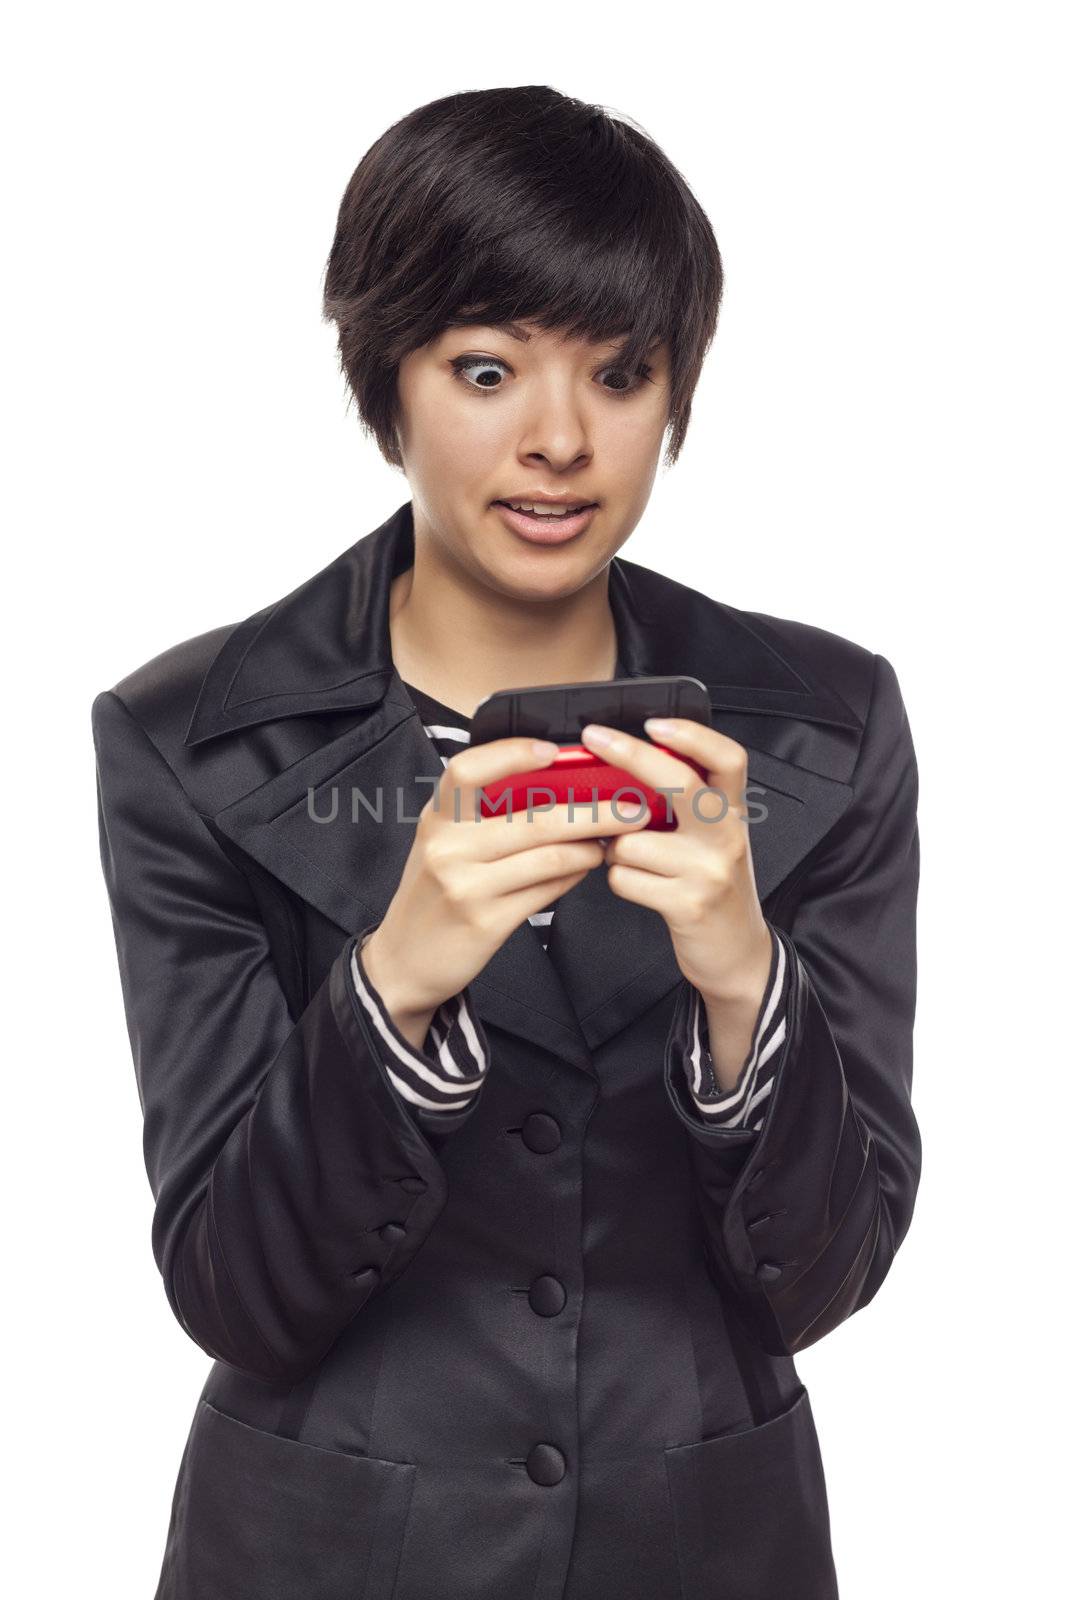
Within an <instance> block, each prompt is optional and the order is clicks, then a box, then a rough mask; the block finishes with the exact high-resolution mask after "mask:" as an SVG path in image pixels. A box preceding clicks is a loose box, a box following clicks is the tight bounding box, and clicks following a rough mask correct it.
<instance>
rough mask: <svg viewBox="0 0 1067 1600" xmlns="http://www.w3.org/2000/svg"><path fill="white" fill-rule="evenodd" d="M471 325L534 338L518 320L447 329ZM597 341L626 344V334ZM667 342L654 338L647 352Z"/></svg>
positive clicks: (452, 324) (526, 340)
mask: <svg viewBox="0 0 1067 1600" xmlns="http://www.w3.org/2000/svg"><path fill="white" fill-rule="evenodd" d="M470 327H476V328H492V329H493V330H494V331H495V332H497V333H505V334H507V335H508V337H509V338H511V339H517V340H519V341H520V343H522V344H529V342H530V339H531V338H532V335H531V334H529V333H527V331H526V329H525V328H524V327H523V326H522V325H521V323H518V322H476V323H471V322H450V323H448V325H447V329H446V331H448V332H451V331H452V330H453V329H457V328H470ZM596 342H598V343H602V344H613V345H621V344H625V342H626V337H625V335H624V334H618V335H617V336H616V337H615V338H614V339H603V340H599V341H596ZM666 342H667V341H666V339H663V338H659V339H656V340H654V341H653V343H652V344H651V345H650V346H649V348H648V350H647V351H646V354H647V355H653V354H655V353H656V352H657V351H659V350H660V349H662V347H663V346H664V345H665V344H666Z"/></svg>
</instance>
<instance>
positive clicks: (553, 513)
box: [504, 500, 578, 517]
mask: <svg viewBox="0 0 1067 1600" xmlns="http://www.w3.org/2000/svg"><path fill="white" fill-rule="evenodd" d="M504 504H505V505H506V506H510V507H511V509H512V511H532V512H533V513H534V515H535V516H540V517H569V516H571V515H572V514H573V513H574V512H575V511H577V510H578V507H577V506H550V505H546V504H545V502H544V501H543V500H505V501H504Z"/></svg>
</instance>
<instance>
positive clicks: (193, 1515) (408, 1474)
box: [156, 1400, 417, 1600]
mask: <svg viewBox="0 0 1067 1600" xmlns="http://www.w3.org/2000/svg"><path fill="white" fill-rule="evenodd" d="M416 1471H417V1468H416V1466H415V1465H414V1463H412V1462H404V1461H383V1460H380V1459H379V1458H377V1457H374V1456H359V1455H349V1454H347V1453H346V1452H344V1451H340V1450H326V1449H323V1448H321V1447H320V1446H317V1445H308V1444H301V1443H298V1442H296V1441H295V1440H292V1439H286V1438H283V1437H282V1436H281V1435H280V1434H274V1433H268V1432H266V1431H265V1430H263V1429H260V1428H255V1427H251V1426H250V1425H249V1424H248V1423H246V1422H240V1421H238V1420H237V1418H236V1417H231V1416H228V1415H227V1414H226V1413H225V1412H222V1411H219V1410H218V1409H217V1408H216V1407H215V1406H213V1405H212V1404H211V1403H210V1401H208V1400H201V1401H200V1402H199V1404H198V1407H197V1411H196V1415H195V1417H194V1418H193V1424H192V1428H191V1429H190V1433H189V1438H188V1440H187V1442H186V1446H185V1453H184V1455H183V1456H182V1461H181V1467H180V1469H179V1472H178V1481H177V1484H176V1486H175V1491H174V1502H173V1507H172V1511H171V1521H170V1529H169V1532H168V1536H167V1547H166V1552H165V1554H164V1557H163V1566H162V1571H161V1574H160V1580H159V1588H158V1589H157V1591H156V1600H209V1597H215V1596H217V1597H218V1600H222V1597H223V1596H226V1600H264V1597H265V1596H267V1595H269V1596H270V1597H271V1600H388V1597H389V1596H390V1595H391V1594H392V1592H393V1586H394V1583H395V1580H396V1572H397V1567H398V1565H399V1560H400V1547H401V1544H402V1541H403V1537H404V1530H405V1527H406V1524H407V1518H408V1511H409V1508H410V1505H411V1494H412V1490H413V1488H414V1482H415V1473H416Z"/></svg>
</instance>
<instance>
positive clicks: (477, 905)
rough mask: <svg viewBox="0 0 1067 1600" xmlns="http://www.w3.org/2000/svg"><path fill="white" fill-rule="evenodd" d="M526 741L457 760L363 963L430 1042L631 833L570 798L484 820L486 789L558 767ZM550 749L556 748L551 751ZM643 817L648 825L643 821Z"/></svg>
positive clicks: (475, 749)
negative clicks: (472, 988) (447, 1011)
mask: <svg viewBox="0 0 1067 1600" xmlns="http://www.w3.org/2000/svg"><path fill="white" fill-rule="evenodd" d="M538 744H539V741H537V740H534V739H529V738H509V739H494V740H491V741H490V742H488V743H486V744H480V745H471V746H469V747H468V748H467V749H466V750H461V751H460V752H459V753H458V754H457V755H454V756H453V757H452V758H451V759H450V761H449V763H448V766H447V767H446V768H445V770H444V772H443V773H442V775H441V781H440V783H439V785H438V787H437V792H436V797H434V796H431V797H430V799H429V800H428V801H427V802H426V805H425V806H424V807H423V809H422V811H421V812H420V813H419V821H418V826H417V828H416V830H415V837H414V840H413V842H412V846H411V849H410V851H409V852H408V858H407V862H406V864H405V867H404V872H403V875H402V877H401V879H400V883H399V884H398V886H397V889H396V893H395V894H394V896H393V898H392V900H391V902H390V904H389V908H388V910H387V911H386V913H385V916H384V917H383V918H382V921H381V922H380V923H379V925H378V927H377V928H375V929H374V930H373V932H372V933H371V934H369V935H368V937H367V939H366V940H365V941H364V944H363V947H362V950H361V952H360V957H361V960H362V962H363V966H364V970H365V972H366V974H367V977H368V978H369V979H370V981H371V983H372V984H373V985H374V987H375V989H377V991H378V993H379V994H380V995H381V997H382V999H383V1001H384V1002H385V1004H386V1006H387V1007H388V1009H389V1012H390V1015H391V1016H392V1017H393V1019H394V1021H395V1022H396V1023H397V1025H398V1027H400V1028H401V1031H403V1032H405V1033H406V1034H408V1035H409V1037H411V1038H412V1039H413V1041H414V1040H415V1039H416V1038H418V1039H419V1040H421V1038H422V1037H423V1036H424V1034H425V1028H426V1025H427V1024H428V1023H429V1019H430V1018H431V1017H432V1016H433V1013H434V1012H435V1011H436V1010H437V1007H438V1006H439V1005H441V1004H442V1003H443V1002H444V1001H445V1000H448V999H451V997H452V996H453V995H456V994H458V993H459V992H460V990H461V989H463V988H464V987H465V986H466V985H467V984H468V983H469V982H470V981H471V979H472V978H475V977H477V975H478V973H479V972H481V970H482V968H483V967H484V966H485V965H486V963H487V962H488V961H489V959H490V958H491V957H492V956H493V955H494V954H495V952H496V951H497V950H498V949H499V948H500V946H501V945H502V944H503V943H504V941H505V939H507V938H508V936H509V935H510V934H511V933H512V932H514V930H515V929H516V928H517V927H518V926H519V925H520V923H522V922H523V921H524V920H525V919H526V918H527V917H528V916H530V915H531V913H533V912H535V911H541V910H543V909H544V907H545V906H547V905H549V904H550V903H551V902H552V901H553V900H555V899H556V898H557V897H558V896H560V895H562V894H566V893H567V891H568V890H569V889H573V888H574V887H575V885H576V884H578V883H580V882H581V880H582V879H583V878H584V877H585V875H586V873H587V872H589V871H590V870H591V869H592V868H593V867H596V866H599V865H600V864H601V862H602V861H603V859H604V846H603V845H601V844H600V843H599V842H598V840H599V839H600V838H606V837H609V836H611V835H613V834H616V833H621V832H624V831H626V830H627V829H629V828H631V827H632V826H633V820H632V819H630V818H618V817H616V816H615V815H614V812H613V811H612V809H611V807H610V805H609V806H604V805H601V806H599V807H598V815H597V819H596V821H595V822H594V821H593V813H592V808H591V806H589V805H580V804H577V803H576V804H575V805H574V807H573V815H572V816H571V817H568V806H567V802H566V801H560V802H558V803H557V804H555V805H553V806H550V807H545V808H544V809H543V810H536V809H533V808H531V809H530V810H529V811H528V810H527V808H526V807H525V806H515V808H514V809H513V811H512V814H511V816H510V818H509V817H508V815H507V805H506V798H507V797H506V795H505V797H504V800H503V803H502V805H501V809H500V813H499V814H498V815H494V816H491V817H478V818H477V819H476V818H475V809H476V806H477V804H478V801H479V798H480V797H479V795H478V790H479V788H481V787H485V786H487V785H488V784H490V783H493V782H494V781H495V780H497V779H499V778H506V777H508V776H512V775H515V774H518V773H521V772H530V771H533V770H534V769H535V768H538V767H544V766H545V765H547V763H548V762H550V761H551V760H552V755H547V756H546V755H545V754H544V753H543V752H544V748H545V747H544V746H543V745H542V747H541V749H540V750H538V749H537V748H536V747H537V746H538ZM549 748H550V749H551V750H552V752H553V753H555V751H556V750H557V749H558V746H555V745H553V746H550V747H549ZM642 820H644V817H643V816H642Z"/></svg>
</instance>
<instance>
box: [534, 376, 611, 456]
mask: <svg viewBox="0 0 1067 1600" xmlns="http://www.w3.org/2000/svg"><path fill="white" fill-rule="evenodd" d="M592 454H593V445H592V436H591V432H590V423H589V418H588V416H587V414H586V411H585V408H584V407H583V405H582V404H581V403H580V401H579V399H578V396H577V394H576V393H575V390H574V385H573V379H570V378H563V377H561V378H559V379H558V381H556V382H550V381H546V382H545V383H543V384H540V385H537V386H536V388H535V389H534V390H532V391H531V395H530V401H529V406H528V409H527V412H526V416H525V418H524V425H523V435H522V440H521V443H520V447H519V456H520V458H521V460H523V461H527V462H530V463H532V464H535V465H540V464H541V463H545V464H547V465H548V466H549V467H551V468H552V470H553V471H554V472H566V471H567V470H568V468H573V467H575V466H579V465H581V466H584V465H586V464H588V462H589V461H590V460H591V459H592Z"/></svg>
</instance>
